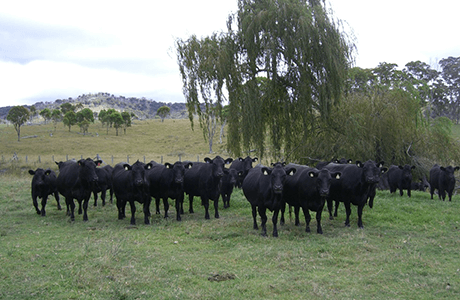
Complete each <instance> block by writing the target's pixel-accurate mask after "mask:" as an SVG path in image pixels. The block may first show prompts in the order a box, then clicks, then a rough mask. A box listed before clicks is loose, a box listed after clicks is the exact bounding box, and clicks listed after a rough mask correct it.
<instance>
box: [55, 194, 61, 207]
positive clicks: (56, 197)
mask: <svg viewBox="0 0 460 300" xmlns="http://www.w3.org/2000/svg"><path fill="white" fill-rule="evenodd" d="M54 199H56V202H57V208H58V210H62V207H61V203H60V202H59V200H60V199H59V192H54Z"/></svg>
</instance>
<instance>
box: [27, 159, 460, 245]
mask: <svg viewBox="0 0 460 300" xmlns="http://www.w3.org/2000/svg"><path fill="white" fill-rule="evenodd" d="M256 161H257V158H251V157H246V158H244V159H243V158H238V159H235V160H233V159H231V158H227V159H223V158H222V157H220V156H216V157H215V158H214V159H210V158H205V159H204V162H193V163H192V162H189V161H186V162H176V163H174V164H170V163H165V164H159V163H156V162H154V161H151V162H149V163H142V162H140V161H137V162H136V163H134V164H132V165H130V164H128V163H119V164H117V165H115V167H111V166H109V165H105V166H103V167H101V165H102V163H103V162H102V161H101V160H92V159H90V158H88V159H81V160H79V161H74V160H69V161H65V162H56V164H57V165H58V168H59V175H58V176H56V173H55V172H54V171H52V170H50V169H47V170H43V169H41V168H39V169H37V170H35V171H34V170H29V173H30V174H31V175H33V179H32V200H33V204H34V207H35V209H36V212H37V214H39V215H42V216H45V214H46V213H45V206H46V202H47V198H48V196H49V195H52V194H53V195H54V197H55V199H56V201H57V205H58V209H61V206H60V203H59V194H61V195H62V196H63V197H64V198H65V202H66V206H67V215H69V216H70V219H71V220H72V221H74V220H75V215H74V210H75V202H74V199H76V200H77V202H78V204H79V209H78V213H79V214H81V213H82V212H83V220H84V221H87V220H88V215H87V209H88V203H89V200H90V197H91V194H94V205H97V198H98V193H101V199H102V205H105V200H106V192H107V191H109V193H110V201H112V199H113V194H115V197H116V206H117V209H118V219H120V220H121V219H124V218H125V207H126V204H127V203H129V204H130V207H131V222H130V223H131V224H132V225H134V224H135V223H136V220H135V212H136V205H135V202H139V203H141V204H143V212H144V223H145V224H149V222H150V221H149V218H150V216H151V215H150V203H151V199H152V198H154V199H155V204H156V213H157V214H159V213H160V210H159V206H160V200H161V199H162V200H163V205H164V217H165V218H166V217H168V210H169V202H168V199H173V200H175V208H176V219H177V220H178V221H180V220H181V214H184V209H183V203H184V194H187V195H188V196H189V212H190V213H193V197H195V196H196V197H200V198H201V204H202V205H203V206H204V209H205V218H206V219H209V211H208V210H209V200H212V201H213V202H214V216H215V217H216V218H219V212H218V200H219V197H222V200H223V203H224V208H228V207H230V196H231V194H232V191H233V188H234V187H237V188H242V190H243V193H244V195H245V197H246V199H247V200H248V201H249V203H250V204H251V207H252V217H253V221H254V223H253V227H254V229H258V225H257V221H256V217H257V213H259V215H260V218H261V220H262V224H261V226H262V235H266V222H267V215H266V210H267V209H269V210H270V211H272V212H273V217H272V221H273V236H278V231H277V222H278V216H279V214H280V213H281V217H280V223H281V224H283V223H284V210H285V204H289V205H290V206H292V207H294V212H295V224H296V225H299V211H300V208H302V211H303V213H304V216H305V222H306V231H307V232H309V231H310V227H309V224H310V220H311V217H310V213H309V211H313V212H316V221H317V232H318V233H322V228H321V213H322V211H323V208H324V205H325V204H326V203H327V208H328V211H329V217H330V218H331V219H333V214H332V211H333V202H334V201H335V211H334V216H337V207H338V205H339V203H340V202H343V203H344V205H345V210H346V221H345V225H346V226H350V214H351V204H353V205H355V206H357V209H358V226H359V227H363V221H362V213H363V208H364V206H365V205H366V204H368V205H369V207H370V208H372V206H373V201H374V197H375V194H376V189H377V188H379V189H389V190H390V192H392V193H393V192H395V191H396V190H397V189H399V191H400V194H401V196H402V195H403V190H407V195H408V196H409V197H410V195H411V190H415V189H416V190H425V189H426V188H429V190H430V194H431V199H433V194H434V191H435V190H438V195H439V199H442V200H444V199H445V197H446V193H447V194H448V196H449V201H451V198H452V192H453V190H454V187H455V176H454V171H457V170H459V167H452V166H449V167H441V166H438V165H434V166H433V168H432V169H431V170H430V178H429V182H428V181H427V180H426V178H422V179H421V181H420V182H412V172H411V171H412V169H414V166H409V165H405V166H394V165H392V166H390V167H389V168H386V167H384V166H383V162H379V163H376V162H374V161H372V160H368V161H366V162H364V163H363V162H360V161H356V163H352V161H351V160H345V159H342V160H336V161H334V162H322V163H318V164H317V166H316V167H314V168H313V167H308V166H305V165H298V164H285V163H279V162H278V163H275V164H272V166H271V167H266V166H263V165H260V164H258V165H256V166H255V167H253V163H254V162H256ZM226 164H231V165H230V167H229V168H225V165H226ZM37 198H40V199H41V209H40V208H39V207H38V202H37Z"/></svg>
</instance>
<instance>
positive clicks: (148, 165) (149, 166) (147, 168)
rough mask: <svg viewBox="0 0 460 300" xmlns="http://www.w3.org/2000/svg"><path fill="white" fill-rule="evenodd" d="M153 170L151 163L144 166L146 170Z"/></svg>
mask: <svg viewBox="0 0 460 300" xmlns="http://www.w3.org/2000/svg"><path fill="white" fill-rule="evenodd" d="M151 168H152V164H151V163H148V164H146V165H145V166H144V169H146V170H150V169H151Z"/></svg>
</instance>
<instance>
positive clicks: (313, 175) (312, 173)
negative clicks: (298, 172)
mask: <svg viewBox="0 0 460 300" xmlns="http://www.w3.org/2000/svg"><path fill="white" fill-rule="evenodd" d="M308 176H310V177H311V178H314V177H318V173H316V172H313V171H310V172H308Z"/></svg>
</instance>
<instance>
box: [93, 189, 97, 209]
mask: <svg viewBox="0 0 460 300" xmlns="http://www.w3.org/2000/svg"><path fill="white" fill-rule="evenodd" d="M93 196H94V206H97V193H96V192H93Z"/></svg>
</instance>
